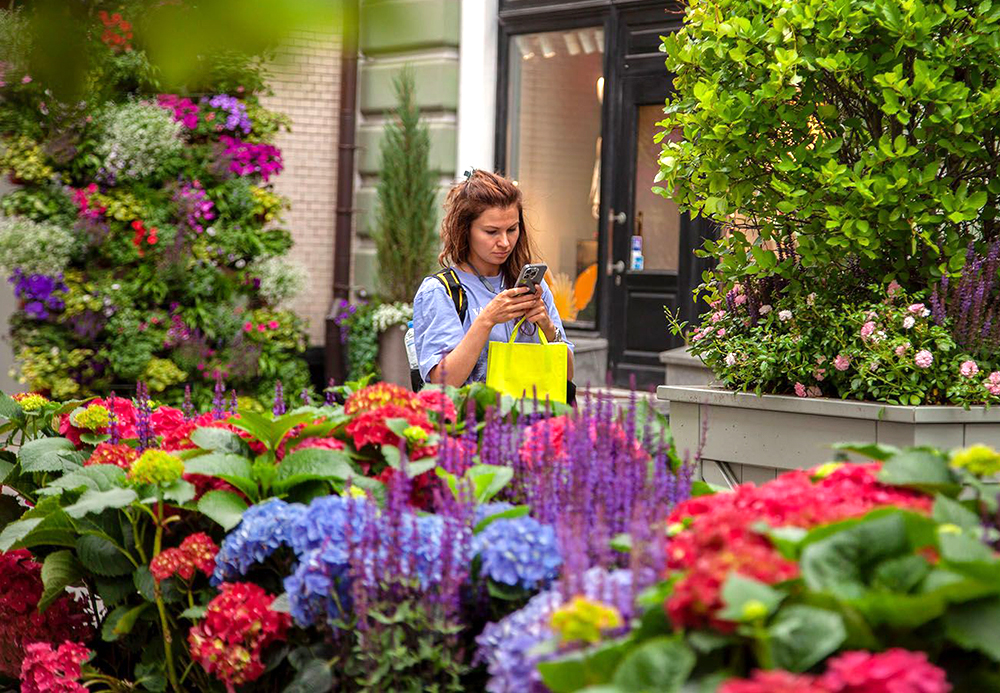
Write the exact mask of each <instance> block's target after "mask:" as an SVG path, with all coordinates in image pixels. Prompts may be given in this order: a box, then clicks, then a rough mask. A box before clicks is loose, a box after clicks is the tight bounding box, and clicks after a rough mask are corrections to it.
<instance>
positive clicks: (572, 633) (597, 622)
mask: <svg viewBox="0 0 1000 693" xmlns="http://www.w3.org/2000/svg"><path fill="white" fill-rule="evenodd" d="M550 624H551V626H552V630H554V631H555V632H556V633H558V634H559V640H560V642H562V643H563V644H567V643H575V642H587V643H595V642H598V641H599V640H600V639H601V633H602V632H603V631H605V630H608V629H611V628H619V627H621V625H622V615H621V613H619V611H618V609H616V608H615V607H613V606H610V605H608V604H605V603H603V602H599V601H595V600H592V599H588V598H587V597H582V596H576V597H573V599H571V600H570V601H569V602H567V603H566V604H564V605H563V606H561V607H560V608H559V609H556V611H555V612H553V614H552V618H551V621H550Z"/></svg>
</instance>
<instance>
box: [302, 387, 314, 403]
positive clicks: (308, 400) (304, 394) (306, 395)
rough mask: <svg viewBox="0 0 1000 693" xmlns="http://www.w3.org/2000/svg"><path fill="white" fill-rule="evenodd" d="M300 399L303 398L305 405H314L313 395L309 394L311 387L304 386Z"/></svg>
mask: <svg viewBox="0 0 1000 693" xmlns="http://www.w3.org/2000/svg"><path fill="white" fill-rule="evenodd" d="M299 399H301V400H302V404H303V405H304V406H306V407H309V406H312V397H310V396H309V388H307V387H304V388H302V392H300V393H299Z"/></svg>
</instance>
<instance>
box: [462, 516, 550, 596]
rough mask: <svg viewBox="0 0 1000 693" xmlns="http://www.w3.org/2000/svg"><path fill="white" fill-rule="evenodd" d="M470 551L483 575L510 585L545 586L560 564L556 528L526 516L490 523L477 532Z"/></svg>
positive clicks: (526, 587)
mask: <svg viewBox="0 0 1000 693" xmlns="http://www.w3.org/2000/svg"><path fill="white" fill-rule="evenodd" d="M473 551H474V553H477V554H479V557H480V559H481V560H482V568H481V573H482V574H483V575H485V576H487V577H489V578H490V579H492V580H494V581H496V582H501V583H503V584H505V585H510V586H512V587H522V588H525V589H534V588H535V587H537V586H539V585H545V584H547V583H548V582H549V581H551V580H552V579H553V578H555V577H556V576H557V575H558V574H559V566H560V565H562V556H560V554H559V545H558V542H557V541H556V530H555V528H554V527H553V526H552V525H543V524H542V523H540V522H539V521H538V520H536V519H535V518H533V517H527V516H524V517H514V518H504V519H501V520H495V521H494V522H491V523H490V524H489V525H487V526H486V528H485V529H483V531H482V532H480V533H479V534H477V535H476V538H475V542H474V547H473Z"/></svg>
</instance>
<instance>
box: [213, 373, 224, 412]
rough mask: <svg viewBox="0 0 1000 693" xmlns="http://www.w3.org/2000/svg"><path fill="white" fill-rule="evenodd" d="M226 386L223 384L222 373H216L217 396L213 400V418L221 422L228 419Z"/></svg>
mask: <svg viewBox="0 0 1000 693" xmlns="http://www.w3.org/2000/svg"><path fill="white" fill-rule="evenodd" d="M225 406H226V386H225V385H224V384H223V382H222V373H221V372H219V371H216V372H215V396H214V397H213V398H212V418H213V419H215V420H217V421H218V420H220V419H224V418H226V413H225V411H224V410H225Z"/></svg>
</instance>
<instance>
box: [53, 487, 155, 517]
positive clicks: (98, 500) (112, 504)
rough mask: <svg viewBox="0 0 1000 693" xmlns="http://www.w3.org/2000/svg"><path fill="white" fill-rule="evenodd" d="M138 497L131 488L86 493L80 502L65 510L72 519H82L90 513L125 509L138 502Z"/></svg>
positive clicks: (68, 506)
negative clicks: (110, 509) (109, 509)
mask: <svg viewBox="0 0 1000 693" xmlns="http://www.w3.org/2000/svg"><path fill="white" fill-rule="evenodd" d="M137 499H138V496H137V495H136V493H135V491H133V490H132V489H130V488H112V489H109V490H107V491H93V490H88V491H84V492H83V495H82V496H80V500H78V501H77V502H76V503H73V504H72V505H67V506H66V508H65V511H66V514H67V515H69V516H70V517H74V518H81V517H83V516H84V515H89V514H90V513H99V512H103V511H105V510H107V509H108V508H124V507H125V506H127V505H130V504H131V503H132V502H133V501H135V500H137Z"/></svg>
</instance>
